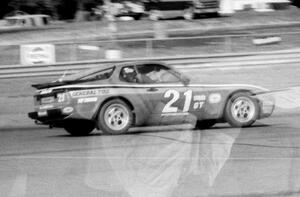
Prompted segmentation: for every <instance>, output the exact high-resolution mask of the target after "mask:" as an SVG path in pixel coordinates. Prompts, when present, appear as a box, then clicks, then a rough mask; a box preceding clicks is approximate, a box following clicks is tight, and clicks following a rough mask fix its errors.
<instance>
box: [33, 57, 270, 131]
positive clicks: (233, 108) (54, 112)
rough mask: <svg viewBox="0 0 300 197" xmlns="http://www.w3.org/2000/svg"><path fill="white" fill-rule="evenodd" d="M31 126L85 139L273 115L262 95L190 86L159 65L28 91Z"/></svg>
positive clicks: (121, 67)
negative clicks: (99, 132) (99, 133)
mask: <svg viewBox="0 0 300 197" xmlns="http://www.w3.org/2000/svg"><path fill="white" fill-rule="evenodd" d="M32 86H33V87H35V88H36V89H37V91H36V94H35V95H34V104H35V107H34V112H31V113H29V114H28V115H29V117H30V118H32V119H34V120H35V122H36V123H39V124H45V125H49V126H50V127H60V128H64V129H65V130H66V131H67V132H68V133H70V134H71V135H77V136H78V135H88V134H90V133H91V132H92V131H93V130H94V129H95V128H96V129H99V130H102V132H103V133H105V134H123V133H126V132H127V131H128V130H129V129H130V128H131V127H138V126H145V125H147V126H149V125H169V124H184V123H192V122H194V125H195V128H197V129H208V128H210V127H212V126H213V125H214V124H216V123H224V122H227V123H229V124H230V125H231V126H233V127H248V126H250V125H252V124H253V123H254V122H255V121H256V120H257V119H262V118H265V117H268V116H270V115H271V114H272V112H273V110H274V106H275V105H274V104H275V103H274V100H273V98H271V97H263V99H262V97H259V95H262V94H264V93H266V92H268V90H267V89H265V88H261V87H257V86H253V85H241V84H229V85H226V84H222V85H215V84H206V85H205V84H196V83H193V81H192V80H190V78H188V77H187V76H185V75H183V74H182V73H180V72H178V71H177V70H176V69H175V68H174V67H172V66H170V65H166V64H164V63H161V62H131V63H120V64H114V65H101V66H97V67H95V68H92V69H88V70H86V71H83V72H79V73H77V74H73V75H68V76H65V77H64V78H62V79H60V80H57V81H54V82H49V83H43V84H34V85H32Z"/></svg>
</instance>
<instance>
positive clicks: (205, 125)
mask: <svg viewBox="0 0 300 197" xmlns="http://www.w3.org/2000/svg"><path fill="white" fill-rule="evenodd" d="M215 124H216V121H215V120H198V121H197V122H196V125H195V129H199V130H204V129H209V128H211V127H212V126H214V125H215Z"/></svg>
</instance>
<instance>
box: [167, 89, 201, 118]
mask: <svg viewBox="0 0 300 197" xmlns="http://www.w3.org/2000/svg"><path fill="white" fill-rule="evenodd" d="M183 96H184V105H183V109H182V112H188V111H189V109H190V106H191V104H192V103H193V105H192V106H193V109H194V110H197V109H201V108H202V107H203V105H204V103H205V100H206V96H205V95H194V96H193V91H192V90H187V91H186V92H184V93H183ZM164 98H171V99H170V100H169V102H167V104H166V105H165V106H164V108H163V110H162V113H177V112H178V107H175V106H172V105H174V103H175V102H176V101H178V100H179V99H180V93H179V92H178V91H177V90H172V89H171V90H167V91H166V92H165V94H164Z"/></svg>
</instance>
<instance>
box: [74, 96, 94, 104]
mask: <svg viewBox="0 0 300 197" xmlns="http://www.w3.org/2000/svg"><path fill="white" fill-rule="evenodd" d="M97 100H98V98H97V97H90V98H80V99H78V104H82V103H92V102H96V101H97Z"/></svg>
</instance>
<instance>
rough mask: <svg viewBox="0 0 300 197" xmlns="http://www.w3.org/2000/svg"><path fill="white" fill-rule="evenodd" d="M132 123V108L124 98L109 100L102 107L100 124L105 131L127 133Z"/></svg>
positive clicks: (107, 132) (108, 132)
mask: <svg viewBox="0 0 300 197" xmlns="http://www.w3.org/2000/svg"><path fill="white" fill-rule="evenodd" d="M132 124H133V113H132V110H131V109H130V107H129V106H128V105H127V104H126V103H125V102H124V101H123V100H120V99H114V100H111V101H108V102H107V103H105V104H104V105H103V106H102V108H101V109H100V113H99V116H98V126H99V128H100V129H101V130H102V131H103V133H106V134H122V133H126V132H127V131H128V129H129V128H130V127H131V125H132Z"/></svg>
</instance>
